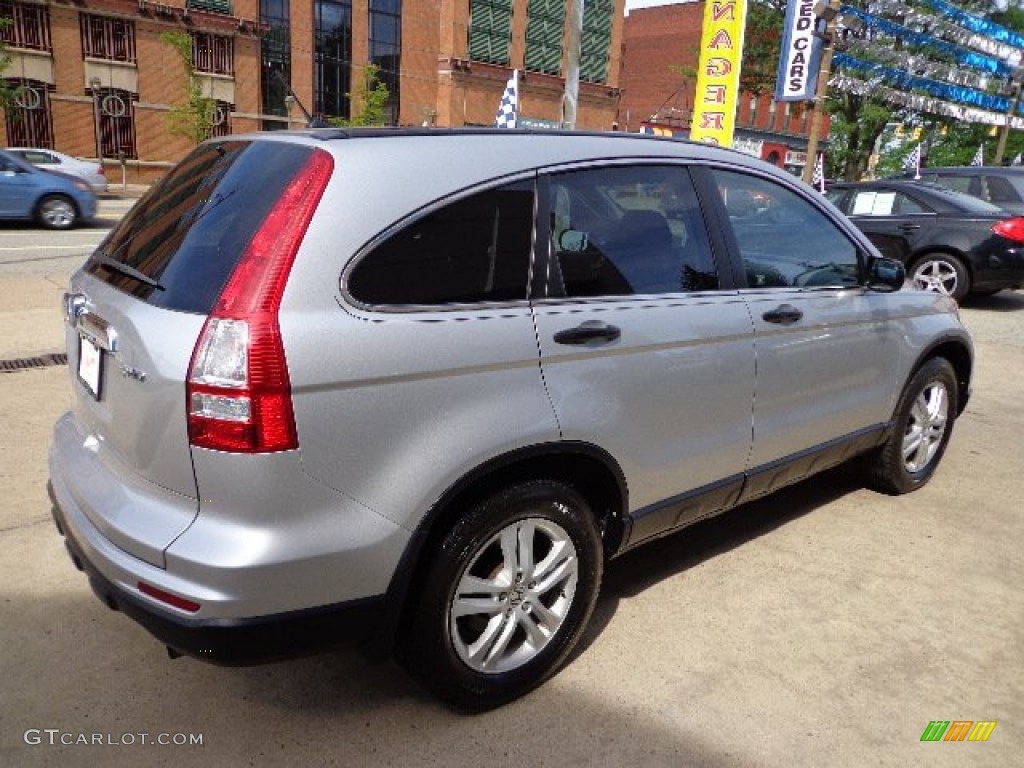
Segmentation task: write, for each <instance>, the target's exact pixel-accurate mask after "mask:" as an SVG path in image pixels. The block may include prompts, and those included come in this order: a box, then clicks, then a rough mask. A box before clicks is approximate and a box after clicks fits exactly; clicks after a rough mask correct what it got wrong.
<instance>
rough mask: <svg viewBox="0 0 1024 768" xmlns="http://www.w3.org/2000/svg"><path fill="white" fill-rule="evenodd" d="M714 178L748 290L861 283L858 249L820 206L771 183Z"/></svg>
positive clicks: (728, 174)
mask: <svg viewBox="0 0 1024 768" xmlns="http://www.w3.org/2000/svg"><path fill="white" fill-rule="evenodd" d="M712 173H713V176H714V179H715V182H716V186H717V188H718V193H719V195H720V196H721V199H722V203H723V205H724V206H725V209H726V212H727V213H728V216H729V221H730V223H731V225H732V231H733V235H734V236H735V238H736V245H737V246H738V248H739V252H740V256H741V258H742V260H743V266H744V270H745V272H746V276H747V285H748V286H749V287H751V288H788V287H832V286H853V285H858V284H859V283H860V265H859V261H858V258H857V248H856V247H855V246H854V244H853V242H852V241H850V239H849V238H847V237H846V235H845V234H844V233H843V232H842V230H840V229H839V228H838V227H837V226H836V225H835V224H834V223H833V222H832V220H831V219H829V218H828V217H827V216H825V214H824V213H822V212H821V211H820V210H819V209H818V208H817V207H816V206H813V205H811V203H810V202H808V201H807V200H805V199H804V198H802V197H800V196H799V195H798V194H796V193H795V192H793V191H792V190H790V189H788V188H786V187H784V186H782V185H781V184H777V183H775V182H773V181H769V180H767V179H763V178H760V177H756V176H747V175H745V174H741V173H734V172H732V171H718V170H716V171H713V172H712ZM854 206H856V203H854Z"/></svg>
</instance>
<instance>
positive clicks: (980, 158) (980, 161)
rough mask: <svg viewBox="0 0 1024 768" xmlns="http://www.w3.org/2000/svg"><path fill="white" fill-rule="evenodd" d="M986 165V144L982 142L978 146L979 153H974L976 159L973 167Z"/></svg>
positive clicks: (972, 163)
mask: <svg viewBox="0 0 1024 768" xmlns="http://www.w3.org/2000/svg"><path fill="white" fill-rule="evenodd" d="M984 164H985V142H981V144H979V145H978V151H977V152H975V153H974V159H973V160H971V165H984Z"/></svg>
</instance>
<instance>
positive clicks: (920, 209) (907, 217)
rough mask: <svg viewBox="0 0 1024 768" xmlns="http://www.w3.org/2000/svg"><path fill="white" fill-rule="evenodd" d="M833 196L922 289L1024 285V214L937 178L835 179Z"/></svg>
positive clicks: (958, 295)
mask: <svg viewBox="0 0 1024 768" xmlns="http://www.w3.org/2000/svg"><path fill="white" fill-rule="evenodd" d="M827 194H828V198H829V200H831V201H832V203H834V204H835V205H836V206H837V207H838V208H839V209H840V210H841V211H843V212H844V213H846V214H847V215H848V216H849V217H850V219H851V220H852V221H853V223H854V224H856V225H857V226H858V227H860V228H861V229H862V230H863V231H864V232H865V233H866V234H867V236H868V237H869V238H870V240H871V242H873V243H874V244H875V245H876V246H877V247H878V249H879V250H880V251H881V252H882V253H883V254H884V255H885V256H888V257H890V258H893V259H899V260H900V261H902V262H903V263H904V264H906V265H907V271H908V272H909V273H910V277H911V280H912V281H913V283H914V285H915V286H917V287H918V288H922V289H924V290H929V291H937V292H939V293H945V294H948V295H950V296H952V297H953V298H954V299H956V300H957V301H960V300H962V299H963V298H964V297H965V296H967V295H968V294H969V293H976V294H991V293H995V292H997V291H999V290H1002V289H1004V288H1019V287H1020V286H1021V285H1024V218H1021V217H1017V216H1013V215H1012V214H1009V213H1007V212H1006V211H1003V210H1002V209H1000V208H997V207H995V206H994V205H991V204H989V203H986V202H984V201H983V200H979V199H977V198H975V197H971V196H970V195H966V194H963V193H962V192H955V191H953V190H950V189H946V188H945V187H941V186H939V185H937V184H931V183H928V182H920V181H905V180H897V179H886V180H882V181H870V182H850V183H840V184H833V185H832V186H831V187H830V188H829V190H828V192H827Z"/></svg>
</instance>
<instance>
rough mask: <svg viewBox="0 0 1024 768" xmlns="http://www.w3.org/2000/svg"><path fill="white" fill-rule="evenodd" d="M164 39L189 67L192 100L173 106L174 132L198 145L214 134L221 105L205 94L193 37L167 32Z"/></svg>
mask: <svg viewBox="0 0 1024 768" xmlns="http://www.w3.org/2000/svg"><path fill="white" fill-rule="evenodd" d="M160 39H161V40H163V41H164V42H165V43H167V44H168V45H170V46H171V47H172V48H174V50H175V51H177V53H178V57H179V58H180V59H181V63H182V65H183V66H184V68H185V79H186V83H187V88H188V99H187V101H186V102H185V103H184V104H174V105H172V106H171V111H170V114H169V115H168V122H169V123H170V127H171V133H173V134H175V135H176V136H184V137H185V138H187V139H190V140H191V141H193V142H195V143H196V144H198V143H199V142H201V141H205V140H206V139H208V138H210V137H211V136H212V135H213V129H214V127H215V126H216V124H217V123H216V120H217V102H216V100H215V99H212V98H210V97H209V96H204V95H203V86H202V81H201V80H200V79H199V78H198V77H197V76H196V70H195V67H194V66H193V65H192V36H191V35H189V34H188V33H185V32H164V33H163V34H162V35H160Z"/></svg>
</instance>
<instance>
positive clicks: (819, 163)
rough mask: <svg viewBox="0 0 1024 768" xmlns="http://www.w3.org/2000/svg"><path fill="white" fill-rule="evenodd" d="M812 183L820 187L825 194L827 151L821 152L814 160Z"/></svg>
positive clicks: (819, 189)
mask: <svg viewBox="0 0 1024 768" xmlns="http://www.w3.org/2000/svg"><path fill="white" fill-rule="evenodd" d="M811 184H813V185H814V186H815V187H817V188H818V191H819V192H821V194H825V153H824V152H819V153H818V159H817V160H815V161H814V174H813V175H812V176H811Z"/></svg>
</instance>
